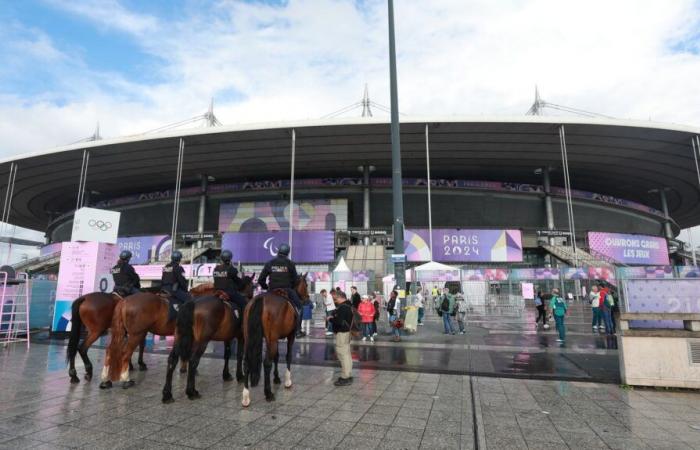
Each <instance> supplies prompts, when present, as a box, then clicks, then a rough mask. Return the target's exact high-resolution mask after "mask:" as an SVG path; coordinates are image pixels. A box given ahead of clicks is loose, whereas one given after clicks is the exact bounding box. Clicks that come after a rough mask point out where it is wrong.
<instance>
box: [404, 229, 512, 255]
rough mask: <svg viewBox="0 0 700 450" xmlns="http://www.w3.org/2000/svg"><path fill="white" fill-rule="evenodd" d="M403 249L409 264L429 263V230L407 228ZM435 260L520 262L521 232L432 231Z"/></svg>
mask: <svg viewBox="0 0 700 450" xmlns="http://www.w3.org/2000/svg"><path fill="white" fill-rule="evenodd" d="M404 248H405V251H406V258H407V259H408V261H413V262H421V261H430V238H429V234H428V230H425V229H407V230H406V231H405V233H404ZM432 253H433V255H432V256H433V258H432V259H433V261H444V262H520V261H522V260H523V245H522V236H521V233H520V230H457V229H449V228H433V252H432Z"/></svg>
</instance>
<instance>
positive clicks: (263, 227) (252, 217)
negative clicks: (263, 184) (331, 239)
mask: <svg viewBox="0 0 700 450" xmlns="http://www.w3.org/2000/svg"><path fill="white" fill-rule="evenodd" d="M289 206H290V205H289V202H287V201H267V202H241V203H222V204H221V206H220V207H219V231H221V232H231V231H236V232H263V231H281V230H288V229H289V210H290V208H289ZM347 227H348V201H347V199H320V200H300V201H297V202H294V229H295V230H306V231H310V230H345V229H347Z"/></svg>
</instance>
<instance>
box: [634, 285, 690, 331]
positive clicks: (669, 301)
mask: <svg viewBox="0 0 700 450" xmlns="http://www.w3.org/2000/svg"><path fill="white" fill-rule="evenodd" d="M625 293H626V298H627V312H657V313H700V294H699V293H700V280H698V279H674V280H664V279H647V280H627V281H626V282H625ZM631 325H632V326H633V327H634V326H636V327H640V328H681V329H682V328H683V322H681V321H678V320H663V321H662V320H643V321H636V320H635V321H632V323H631Z"/></svg>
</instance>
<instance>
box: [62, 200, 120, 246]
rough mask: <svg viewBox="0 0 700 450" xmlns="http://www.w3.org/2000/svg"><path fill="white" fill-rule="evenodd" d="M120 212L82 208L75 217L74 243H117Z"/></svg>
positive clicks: (72, 235) (72, 239)
mask: <svg viewBox="0 0 700 450" xmlns="http://www.w3.org/2000/svg"><path fill="white" fill-rule="evenodd" d="M120 216H121V213H120V212H116V211H108V210H106V209H95V208H80V209H79V210H77V211H76V212H75V215H74V216H73V234H71V238H70V240H71V241H73V242H77V241H84V242H105V243H108V244H116V243H117V233H118V232H119V218H120Z"/></svg>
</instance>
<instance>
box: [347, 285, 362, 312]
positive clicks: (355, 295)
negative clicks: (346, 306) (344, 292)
mask: <svg viewBox="0 0 700 450" xmlns="http://www.w3.org/2000/svg"><path fill="white" fill-rule="evenodd" d="M350 301H351V302H352V307H353V308H355V309H357V308H359V307H360V302H361V301H362V297H361V296H360V293H359V292H357V287H355V286H352V287H351V288H350Z"/></svg>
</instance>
